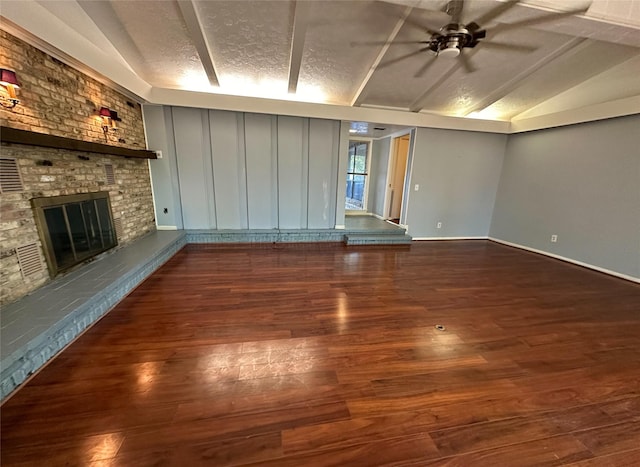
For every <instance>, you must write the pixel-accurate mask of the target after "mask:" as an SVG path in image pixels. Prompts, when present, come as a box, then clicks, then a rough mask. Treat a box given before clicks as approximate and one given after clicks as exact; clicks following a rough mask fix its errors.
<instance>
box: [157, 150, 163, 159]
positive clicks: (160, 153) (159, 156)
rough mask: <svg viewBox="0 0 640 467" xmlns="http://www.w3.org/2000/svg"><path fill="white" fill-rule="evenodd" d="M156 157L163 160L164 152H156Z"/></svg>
mask: <svg viewBox="0 0 640 467" xmlns="http://www.w3.org/2000/svg"><path fill="white" fill-rule="evenodd" d="M156 157H157V158H158V159H162V151H156Z"/></svg>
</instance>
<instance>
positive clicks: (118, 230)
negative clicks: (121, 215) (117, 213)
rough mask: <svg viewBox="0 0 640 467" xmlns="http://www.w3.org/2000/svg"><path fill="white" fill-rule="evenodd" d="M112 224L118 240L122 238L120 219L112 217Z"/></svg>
mask: <svg viewBox="0 0 640 467" xmlns="http://www.w3.org/2000/svg"><path fill="white" fill-rule="evenodd" d="M113 226H114V227H115V229H116V236H117V237H118V240H122V238H123V237H124V231H123V230H122V219H114V220H113Z"/></svg>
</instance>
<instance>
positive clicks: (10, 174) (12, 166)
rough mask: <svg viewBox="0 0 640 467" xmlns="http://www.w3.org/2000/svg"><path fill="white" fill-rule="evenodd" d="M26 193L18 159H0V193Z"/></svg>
mask: <svg viewBox="0 0 640 467" xmlns="http://www.w3.org/2000/svg"><path fill="white" fill-rule="evenodd" d="M12 191H14V192H15V191H24V187H23V186H22V178H21V177H20V170H19V169H18V161H17V160H16V159H9V158H5V157H3V158H0V192H2V193H9V192H12Z"/></svg>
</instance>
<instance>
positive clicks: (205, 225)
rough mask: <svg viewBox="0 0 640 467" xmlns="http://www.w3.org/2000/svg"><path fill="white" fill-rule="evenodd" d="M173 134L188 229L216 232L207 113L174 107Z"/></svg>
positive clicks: (181, 197)
mask: <svg viewBox="0 0 640 467" xmlns="http://www.w3.org/2000/svg"><path fill="white" fill-rule="evenodd" d="M172 113H173V133H174V137H175V144H176V154H177V160H178V177H179V180H180V199H181V201H182V220H183V222H184V228H185V229H215V228H216V214H215V202H214V190H213V172H212V167H211V157H210V154H211V145H210V142H209V137H208V136H209V135H208V134H207V135H206V137H205V134H204V132H205V129H206V131H207V133H208V128H209V122H208V120H209V119H208V115H207V113H206V111H203V110H200V109H191V108H185V107H174V108H173V110H172Z"/></svg>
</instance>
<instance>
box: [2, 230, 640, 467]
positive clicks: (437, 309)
mask: <svg viewBox="0 0 640 467" xmlns="http://www.w3.org/2000/svg"><path fill="white" fill-rule="evenodd" d="M436 324H442V325H444V326H445V330H444V331H439V330H436V329H435V327H434V326H435V325H436ZM1 423H2V433H1V436H2V440H1V441H2V444H1V449H2V453H1V461H2V465H3V466H14V465H16V466H22V465H47V466H56V465H89V466H111V465H113V466H131V465H136V466H138V465H142V466H144V465H177V466H184V465H215V466H224V465H265V466H271V465H273V466H296V467H299V466H304V465H309V466H378V465H388V464H391V465H402V466H409V465H415V466H426V465H446V466H470V465H473V466H476V465H480V466H483V465H487V466H496V465H500V466H508V465H514V466H525V465H536V466H539V465H576V466H600V465H605V466H632V465H633V466H636V465H640V286H639V285H637V284H633V283H631V282H628V281H624V280H621V279H617V278H613V277H610V276H606V275H604V274H600V273H597V272H594V271H590V270H587V269H583V268H580V267H577V266H573V265H570V264H567V263H563V262H560V261H556V260H553V259H549V258H545V257H542V256H539V255H535V254H532V253H528V252H523V251H519V250H516V249H512V248H509V247H505V246H502V245H498V244H495V243H492V242H487V241H467V242H464V241H460V242H453V241H452V242H425V243H414V245H413V246H412V247H411V248H410V249H408V248H386V247H362V248H348V249H347V248H345V247H344V246H341V245H317V244H316V245H286V246H282V245H275V246H272V245H269V246H260V245H255V246H233V245H227V246H201V245H190V246H188V247H186V248H185V249H184V250H182V251H181V252H180V253H178V254H177V255H176V256H175V257H174V258H173V259H171V260H170V261H169V262H168V263H167V264H166V265H165V266H163V267H162V268H161V269H160V270H159V271H158V272H156V273H155V274H154V275H153V276H152V277H150V278H149V279H147V280H146V281H145V282H144V283H143V284H142V285H141V286H140V287H138V288H137V289H136V290H135V291H134V292H133V293H131V294H130V295H129V296H128V297H127V298H126V299H125V300H124V301H123V302H121V303H120V304H119V305H118V306H117V308H115V309H114V310H112V311H111V312H110V313H109V314H108V315H107V316H106V317H105V318H103V319H102V320H101V321H100V322H99V323H97V324H96V325H95V326H94V327H93V328H92V329H90V330H89V331H88V332H87V333H86V334H84V335H83V336H82V337H81V338H80V339H79V340H77V341H76V342H75V343H73V344H72V345H71V346H70V347H69V348H68V349H67V350H65V351H64V352H63V353H62V354H61V355H60V356H58V357H57V358H56V359H55V360H54V361H53V362H52V363H50V364H49V365H48V366H47V367H46V368H45V369H44V370H42V371H41V372H40V373H39V374H38V375H36V376H35V377H34V378H33V379H32V380H31V381H30V382H29V383H28V384H26V385H25V386H24V387H23V388H21V389H20V390H19V391H18V392H17V393H16V394H15V395H14V396H13V397H12V398H10V399H9V400H8V401H7V402H6V403H5V404H4V405H3V406H2V409H1Z"/></svg>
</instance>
